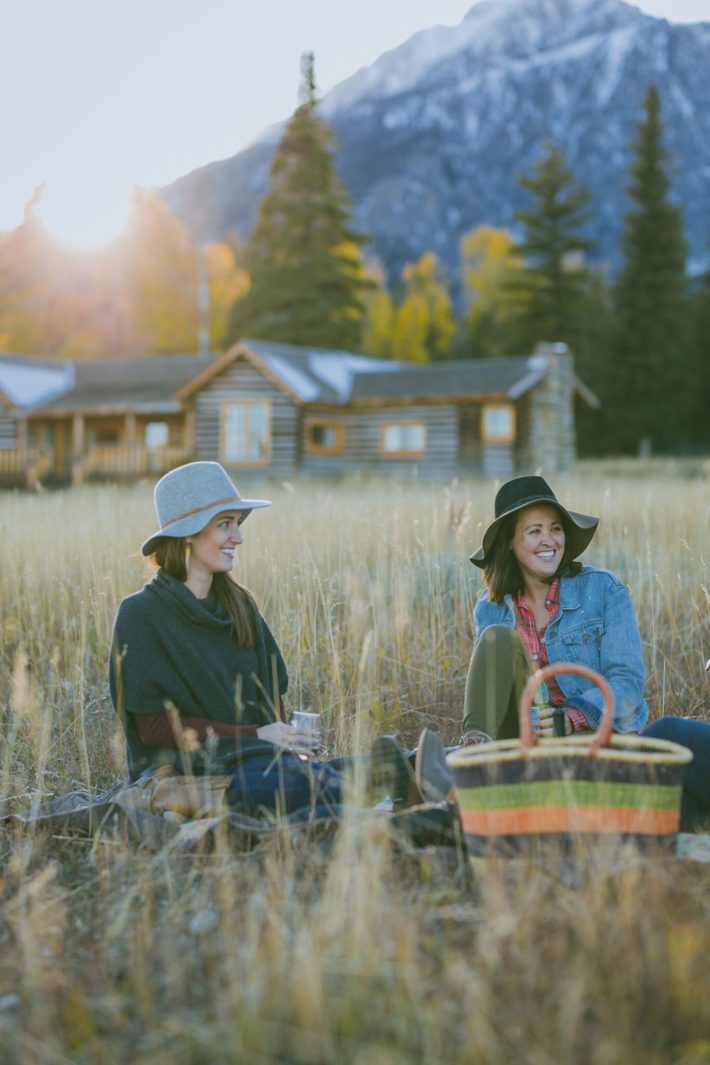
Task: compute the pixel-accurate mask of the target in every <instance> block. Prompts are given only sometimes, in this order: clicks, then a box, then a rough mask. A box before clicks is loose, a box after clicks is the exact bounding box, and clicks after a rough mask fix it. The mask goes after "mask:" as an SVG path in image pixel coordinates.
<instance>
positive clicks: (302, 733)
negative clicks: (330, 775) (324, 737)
mask: <svg viewBox="0 0 710 1065" xmlns="http://www.w3.org/2000/svg"><path fill="white" fill-rule="evenodd" d="M256 734H257V736H258V737H259V739H260V740H266V742H267V743H273V745H274V746H275V747H281V748H283V750H285V751H294V752H295V753H296V754H313V751H314V749H315V746H316V745H317V744H318V742H319V741H320V737H319V736H318V735H317V733H315V732H313V731H312V729H307V728H299V727H298V725H288V724H287V723H286V722H285V721H274V722H272V724H270V725H262V726H261V728H258V729H257V730H256Z"/></svg>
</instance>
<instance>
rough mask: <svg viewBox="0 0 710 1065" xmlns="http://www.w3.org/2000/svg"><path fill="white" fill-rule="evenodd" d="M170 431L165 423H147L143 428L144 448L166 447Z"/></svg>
mask: <svg viewBox="0 0 710 1065" xmlns="http://www.w3.org/2000/svg"><path fill="white" fill-rule="evenodd" d="M169 439H170V430H169V429H168V423H167V422H147V423H146V427H145V446H146V447H147V448H150V449H152V448H156V447H167V446H168V440H169Z"/></svg>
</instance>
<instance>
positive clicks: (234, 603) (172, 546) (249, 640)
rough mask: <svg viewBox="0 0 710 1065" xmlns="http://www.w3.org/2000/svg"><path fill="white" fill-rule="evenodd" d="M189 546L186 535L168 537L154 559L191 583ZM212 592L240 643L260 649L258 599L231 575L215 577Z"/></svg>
mask: <svg viewBox="0 0 710 1065" xmlns="http://www.w3.org/2000/svg"><path fill="white" fill-rule="evenodd" d="M187 547H188V545H187V540H186V538H185V537H184V536H165V537H163V538H162V539H161V540H159V541H158V543H157V544H156V547H155V551H154V552H153V555H152V557H153V559H154V560H155V563H156V565H158V566H160V568H161V569H162V570H165V572H166V573H168V574H169V575H170V576H171V577H174V578H175V579H176V580H178V581H182V582H183V583H184V582H185V581H186V580H187ZM212 591H213V592H214V596H215V599H216V600H217V602H219V603H221V604H222V606H223V607H224V609H225V610H226V611H227V616H228V617H229V620H230V622H231V625H232V634H233V636H234V640H235V642H236V644H237V645H238V646H239V647H248V648H249V649H252V650H253V648H254V647H255V646H256V617H257V613H258V610H259V608H258V607H257V605H256V600H255V599H254V596H253V595H252V594H251V592H250V591H249V589H248V588H245V587H244V586H243V585H241V584H238V583H237V582H236V581H235V580H234V578H232V577H230V576H229V574H228V573H215V574H214V576H213V577H212Z"/></svg>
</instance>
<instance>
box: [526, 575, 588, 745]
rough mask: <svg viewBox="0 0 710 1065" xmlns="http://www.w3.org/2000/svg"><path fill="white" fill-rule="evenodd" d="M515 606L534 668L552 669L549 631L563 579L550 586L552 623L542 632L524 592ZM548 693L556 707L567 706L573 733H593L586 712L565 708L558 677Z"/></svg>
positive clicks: (566, 712) (548, 605)
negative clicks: (549, 667)
mask: <svg viewBox="0 0 710 1065" xmlns="http://www.w3.org/2000/svg"><path fill="white" fill-rule="evenodd" d="M515 605H516V607H517V608H518V623H517V625H516V628H517V630H518V632H519V634H520V637H521V639H522V641H523V644H524V645H525V650H526V651H527V652H528V656H529V658H530V661H531V662H532V664H533V668H534V669H542V668H543V666H549V664H550V660H549V658H548V657H547V647H546V645H545V633H546V632H547V629H548V626H549V624H550V621H552V619H553V618H554V617H555V616H556V615H557V611H558V610H559V608H560V581H559V578H558V579H557V580H554V581H553V582H552V584H551V585H550V591H549V592H548V594H547V598H546V599H545V607H546V608H547V613H548V617H549V620H548V622H547V625H545V626H544V628H542V629H540V630H538V627H537V625H536V624H535V615H534V614H533V612H532V610H531V609H530V607H529V606H528V604H527V603H526V601H525V599H524V597H523V593H522V592H519V593H518V597H517V599H516V601H515ZM547 691H548V694H549V697H550V702H551V704H552V705H553V706H562V707H564V711H565V714H566V715H567V717H568V718H569V720H570V724H571V725H572V731H573V732H587V731H588V730H589V722H588V721H587V718H586V717H585V715H584V714H583V713H582V711H581V710H578V709H577V708H576V707H574V706H565V705H564V702H565V697H564V693H563V691H562V689H561V688H560V686H559V684H558V683H557V681H556V680H555V678H554V677H550V679H549V680H548V682H547Z"/></svg>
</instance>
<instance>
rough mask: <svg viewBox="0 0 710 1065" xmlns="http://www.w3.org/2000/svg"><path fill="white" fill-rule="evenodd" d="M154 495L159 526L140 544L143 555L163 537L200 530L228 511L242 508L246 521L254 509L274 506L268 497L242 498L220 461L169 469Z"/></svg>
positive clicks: (150, 552)
mask: <svg viewBox="0 0 710 1065" xmlns="http://www.w3.org/2000/svg"><path fill="white" fill-rule="evenodd" d="M154 498H155V512H156V514H157V516H158V523H159V525H160V528H159V529H158V531H157V532H154V533H153V535H152V536H150V537H148V539H147V540H146V541H145V543H144V544H143V546H142V547H141V551H142V552H143V554H144V555H152V554H153V552H154V551H155V548H156V546H157V544H158V541H159V540H160V539H161V538H162V537H164V536H170V537H173V538H175V537H179V536H190V535H192V534H194V533H198V532H201V531H202V529H204V527H205V526H206V525H208V524H209V522H210V521H211V520H212V518H214V517H215V516H216V515H217V514H221V513H222V512H223V511H225V510H237V511H239V513H240V514H241V516H242V523H243V522H244V521H245V519H246V518H247V517H248V516H249V513H250V512H251V511H252V510H256V508H257V507H270V506H271V502H270V500H268V499H242V497H241V496H240V494H239V492H238V490H237V488H236V486H235V485H234V483H233V482H232V480H231V479H230V477H229V475H228V474H227V471H226V470H225V469H223V468H222V466H220V464H219V463H218V462H188V463H187V465H185V466H178V467H177V468H176V469H174V470H170V472H169V473H166V474H165V476H164V477H161V478H160V480H159V481H158V483H157V484H156V486H155V492H154Z"/></svg>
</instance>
